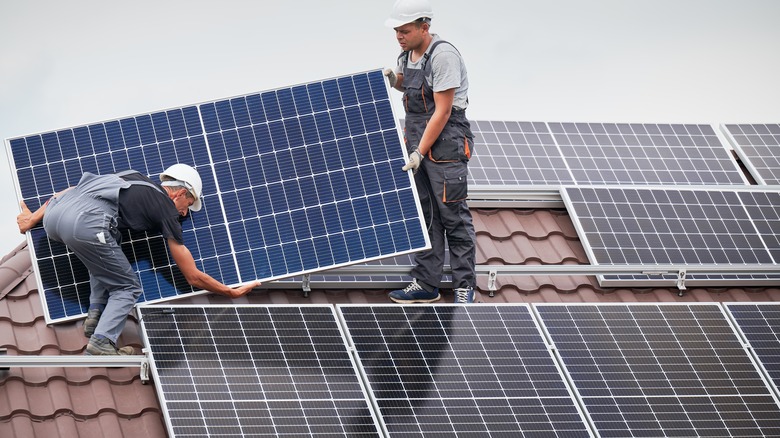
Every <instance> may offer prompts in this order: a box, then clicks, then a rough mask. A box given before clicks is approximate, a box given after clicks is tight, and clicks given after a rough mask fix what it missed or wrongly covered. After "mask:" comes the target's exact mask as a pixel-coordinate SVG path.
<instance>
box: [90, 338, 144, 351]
mask: <svg viewBox="0 0 780 438" xmlns="http://www.w3.org/2000/svg"><path fill="white" fill-rule="evenodd" d="M84 354H85V355H87V356H130V355H133V354H135V348H133V347H131V346H129V345H128V346H125V347H122V348H116V344H114V343H113V342H111V340H110V339H108V338H104V337H102V336H100V337H97V336H92V337H91V338H89V344H87V350H86V351H85V352H84Z"/></svg>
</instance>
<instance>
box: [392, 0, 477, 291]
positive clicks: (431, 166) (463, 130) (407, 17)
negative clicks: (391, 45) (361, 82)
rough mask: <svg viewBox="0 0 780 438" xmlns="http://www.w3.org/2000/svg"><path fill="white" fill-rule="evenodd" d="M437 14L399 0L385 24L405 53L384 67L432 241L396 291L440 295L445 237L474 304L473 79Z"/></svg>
mask: <svg viewBox="0 0 780 438" xmlns="http://www.w3.org/2000/svg"><path fill="white" fill-rule="evenodd" d="M431 18H433V11H432V8H431V4H430V3H429V2H428V0H398V1H396V2H395V4H394V5H393V12H392V15H391V16H390V18H389V19H387V21H386V22H385V24H386V25H387V26H388V27H391V28H393V29H394V30H395V35H396V39H397V40H398V43H399V44H400V45H401V49H402V50H403V53H401V55H400V56H399V57H398V63H397V66H396V68H395V69H394V70H393V69H387V70H385V75H386V76H387V77H388V79H389V81H390V86H392V87H395V88H396V89H398V90H399V91H403V93H404V96H403V102H404V108H405V110H406V117H405V127H404V133H405V141H406V148H407V152H409V161H408V163H407V164H406V165H405V166H404V167H403V170H409V169H413V171H414V180H415V184H416V186H417V192H418V193H419V195H420V202H421V204H422V210H423V214H424V215H425V221H426V224H427V226H428V234H429V236H430V240H431V249H430V250H429V251H424V252H419V253H417V254H415V267H414V268H413V269H412V273H411V274H412V277H413V281H412V283H411V284H409V285H408V286H407V287H406V288H404V289H400V290H395V291H392V292H390V299H391V300H393V301H395V302H399V303H430V302H433V301H436V300H438V299H439V298H440V297H441V295H440V294H439V287H438V286H439V283H440V282H441V277H442V273H443V270H444V253H445V241H446V242H447V244H448V245H449V250H450V266H451V267H452V281H453V287H454V292H455V302H456V303H471V302H473V301H474V287H475V286H476V275H475V269H474V264H475V252H476V251H475V245H476V243H475V242H476V235H475V233H474V225H473V223H472V219H471V212H470V211H469V207H468V205H466V198H467V196H468V186H467V176H468V160H469V158H470V157H471V153H472V151H473V148H474V140H473V138H474V135H473V134H472V133H471V127H470V124H469V121H468V119H466V107H467V106H468V87H469V82H468V77H467V75H466V66H465V64H464V63H463V58H462V57H461V56H460V53H459V52H458V50H457V49H456V48H455V47H454V46H453V45H452V44H450V43H448V42H446V41H444V40H442V39H441V38H440V37H439V36H438V35H436V34H432V33H430V27H431Z"/></svg>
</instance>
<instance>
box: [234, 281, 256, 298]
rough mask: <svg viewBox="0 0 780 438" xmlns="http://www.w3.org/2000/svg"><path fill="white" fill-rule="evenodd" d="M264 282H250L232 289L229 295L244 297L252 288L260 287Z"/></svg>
mask: <svg viewBox="0 0 780 438" xmlns="http://www.w3.org/2000/svg"><path fill="white" fill-rule="evenodd" d="M261 284H262V283H261V282H259V281H252V282H250V283H247V284H244V285H241V286H238V287H235V288H233V289H230V292H229V293H230V295H228V296H229V297H230V298H238V297H243V296H244V295H246V294H248V293H249V292H252V289H254V288H256V287H260V285H261Z"/></svg>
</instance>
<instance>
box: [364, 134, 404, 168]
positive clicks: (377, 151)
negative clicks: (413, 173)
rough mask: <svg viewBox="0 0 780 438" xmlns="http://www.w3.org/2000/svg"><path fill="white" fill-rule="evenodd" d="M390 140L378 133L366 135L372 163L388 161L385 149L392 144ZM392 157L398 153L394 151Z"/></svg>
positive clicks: (388, 157) (388, 156)
mask: <svg viewBox="0 0 780 438" xmlns="http://www.w3.org/2000/svg"><path fill="white" fill-rule="evenodd" d="M395 138H397V137H395ZM388 140H390V142H388ZM392 140H393V139H392V138H390V139H387V138H386V137H385V136H383V135H382V134H381V133H379V132H376V133H373V134H369V135H368V144H369V145H370V146H369V149H370V150H371V155H372V157H373V161H374V162H382V161H387V160H389V159H390V155H389V154H388V150H387V148H388V145H391V144H394V142H393V141H392ZM395 144H397V140H396V141H395ZM393 155H396V156H397V155H398V151H394V154H393Z"/></svg>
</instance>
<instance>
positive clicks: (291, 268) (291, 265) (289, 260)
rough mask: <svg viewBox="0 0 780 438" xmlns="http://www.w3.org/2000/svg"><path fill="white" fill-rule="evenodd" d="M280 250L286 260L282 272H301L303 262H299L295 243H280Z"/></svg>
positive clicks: (298, 253)
mask: <svg viewBox="0 0 780 438" xmlns="http://www.w3.org/2000/svg"><path fill="white" fill-rule="evenodd" d="M282 252H283V253H284V260H285V261H286V265H287V266H286V267H285V271H284V274H287V273H293V272H301V271H302V270H303V264H302V263H301V254H300V252H298V245H297V244H296V243H285V244H283V245H282Z"/></svg>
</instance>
